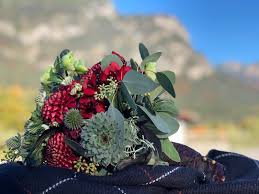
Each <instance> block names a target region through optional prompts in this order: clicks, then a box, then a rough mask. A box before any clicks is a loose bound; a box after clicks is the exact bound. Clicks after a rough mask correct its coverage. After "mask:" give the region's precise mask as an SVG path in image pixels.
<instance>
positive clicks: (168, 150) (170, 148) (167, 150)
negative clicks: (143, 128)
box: [160, 138, 181, 162]
mask: <svg viewBox="0 0 259 194" xmlns="http://www.w3.org/2000/svg"><path fill="white" fill-rule="evenodd" d="M160 142H161V148H162V152H163V153H164V154H165V155H166V156H168V157H169V158H170V159H171V160H173V161H175V162H180V161H181V158H180V156H179V153H178V152H177V150H176V149H175V147H174V145H173V144H172V142H170V140H169V139H168V138H167V139H160Z"/></svg>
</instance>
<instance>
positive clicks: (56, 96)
mask: <svg viewBox="0 0 259 194" xmlns="http://www.w3.org/2000/svg"><path fill="white" fill-rule="evenodd" d="M70 91H71V87H70V86H66V87H62V88H61V89H59V90H58V91H57V92H55V93H53V94H52V95H51V96H50V97H49V98H48V99H47V100H46V101H45V103H44V105H43V107H42V117H43V119H44V121H45V122H47V123H50V124H51V125H54V124H55V123H58V124H62V123H63V119H64V115H65V113H66V112H67V111H68V110H69V109H70V108H76V97H75V96H71V95H70Z"/></svg>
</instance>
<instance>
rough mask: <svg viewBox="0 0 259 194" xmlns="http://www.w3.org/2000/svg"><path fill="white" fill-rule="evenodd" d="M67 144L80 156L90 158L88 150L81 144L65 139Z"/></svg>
mask: <svg viewBox="0 0 259 194" xmlns="http://www.w3.org/2000/svg"><path fill="white" fill-rule="evenodd" d="M65 143H66V144H67V145H68V146H69V147H70V148H71V149H72V150H74V151H75V152H76V153H78V154H79V155H80V156H84V157H90V156H89V154H87V150H86V149H84V148H83V147H82V146H81V144H79V143H77V142H75V141H73V140H71V139H68V138H65Z"/></svg>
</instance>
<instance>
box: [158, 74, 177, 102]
mask: <svg viewBox="0 0 259 194" xmlns="http://www.w3.org/2000/svg"><path fill="white" fill-rule="evenodd" d="M156 79H157V81H158V82H159V84H160V85H161V86H162V87H163V88H164V89H165V90H166V91H167V92H168V93H169V94H171V95H172V96H173V97H174V98H175V97H176V95H175V90H174V87H173V84H174V83H175V74H174V72H172V71H163V72H157V73H156Z"/></svg>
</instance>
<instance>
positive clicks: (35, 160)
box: [25, 129, 57, 166]
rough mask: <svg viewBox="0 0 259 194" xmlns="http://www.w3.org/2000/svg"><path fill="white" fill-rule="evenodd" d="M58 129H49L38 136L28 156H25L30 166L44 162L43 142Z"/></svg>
mask: <svg viewBox="0 0 259 194" xmlns="http://www.w3.org/2000/svg"><path fill="white" fill-rule="evenodd" d="M56 131H57V129H48V130H46V131H44V132H43V133H42V135H41V136H40V137H39V138H38V140H37V142H36V144H35V145H34V146H33V148H32V149H31V151H30V153H29V154H28V156H27V157H26V158H25V163H26V164H28V165H29V166H38V165H40V164H41V163H42V160H43V148H42V143H44V142H45V140H46V139H48V138H49V137H50V136H52V135H53V134H54V133H55V132H56Z"/></svg>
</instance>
